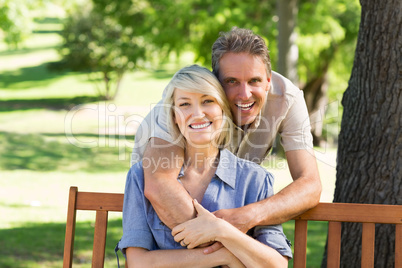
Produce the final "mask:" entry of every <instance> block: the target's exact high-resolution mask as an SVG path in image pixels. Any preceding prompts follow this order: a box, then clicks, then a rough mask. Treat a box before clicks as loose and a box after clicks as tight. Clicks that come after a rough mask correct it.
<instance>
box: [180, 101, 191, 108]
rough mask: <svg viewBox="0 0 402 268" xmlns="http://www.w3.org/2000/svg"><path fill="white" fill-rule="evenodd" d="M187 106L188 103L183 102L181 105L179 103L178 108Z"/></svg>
mask: <svg viewBox="0 0 402 268" xmlns="http://www.w3.org/2000/svg"><path fill="white" fill-rule="evenodd" d="M188 105H190V103H188V102H183V103H180V104H179V107H184V106H188Z"/></svg>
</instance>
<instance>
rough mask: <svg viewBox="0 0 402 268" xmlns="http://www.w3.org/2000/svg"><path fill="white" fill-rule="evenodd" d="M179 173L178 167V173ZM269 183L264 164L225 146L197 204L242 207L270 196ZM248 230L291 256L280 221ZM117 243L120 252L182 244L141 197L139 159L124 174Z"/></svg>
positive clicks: (206, 206) (262, 240)
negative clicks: (121, 223)
mask: <svg viewBox="0 0 402 268" xmlns="http://www.w3.org/2000/svg"><path fill="white" fill-rule="evenodd" d="M181 176H183V173H182V171H181V172H180V174H179V177H181ZM273 183H274V178H273V176H272V174H271V173H269V172H268V171H266V170H265V169H264V168H262V167H260V166H259V165H257V164H255V163H253V162H250V161H247V160H244V159H241V158H238V157H236V156H235V155H233V154H232V153H231V152H229V151H228V150H221V151H220V161H219V164H218V167H217V170H216V173H215V175H214V177H213V178H212V180H211V182H210V184H209V185H208V188H207V190H206V191H205V194H204V197H203V199H202V202H201V205H202V206H203V207H204V208H206V209H207V210H209V211H211V212H213V211H216V210H219V209H229V208H238V207H242V206H245V205H247V204H251V203H255V202H257V201H260V200H263V199H265V198H267V197H270V196H272V195H273V194H274V192H273ZM249 234H250V235H251V236H252V237H254V238H255V239H257V240H258V241H260V242H262V243H264V244H266V245H268V246H270V247H272V248H274V249H275V250H277V251H278V252H279V253H280V254H282V255H284V256H288V257H292V252H291V249H290V242H289V240H287V239H286V237H285V235H284V233H283V230H282V226H281V225H272V226H257V227H255V228H253V229H252V230H250V231H249ZM118 247H119V249H120V250H122V251H123V253H125V249H126V248H128V247H141V248H145V249H148V250H156V249H181V248H183V247H182V246H181V245H180V244H179V243H177V242H175V241H174V239H173V236H172V235H171V230H170V229H169V228H168V227H167V226H165V225H164V224H163V223H162V221H161V220H160V219H159V217H158V215H157V214H156V212H155V210H154V209H153V207H152V205H151V203H150V202H149V201H148V199H146V198H145V195H144V172H143V169H142V162H139V163H137V164H135V165H133V166H132V167H131V169H130V171H129V172H128V175H127V181H126V189H125V194H124V205H123V236H122V238H121V240H120V242H119V244H118Z"/></svg>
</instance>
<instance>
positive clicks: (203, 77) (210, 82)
mask: <svg viewBox="0 0 402 268" xmlns="http://www.w3.org/2000/svg"><path fill="white" fill-rule="evenodd" d="M176 89H180V90H183V91H186V92H190V93H201V94H204V95H208V96H212V97H214V98H215V99H216V101H217V102H218V104H219V106H220V107H221V109H222V116H223V124H222V128H221V133H220V134H219V135H218V136H217V137H216V138H215V140H214V142H215V144H214V145H216V146H217V147H218V148H224V147H225V146H226V145H227V144H228V143H229V141H230V137H231V132H230V131H231V128H232V124H233V122H232V118H231V111H230V107H229V103H228V101H227V99H226V95H225V92H224V90H223V88H222V86H221V84H220V83H219V81H218V79H217V78H216V77H215V75H214V74H213V73H212V72H211V71H209V70H208V69H207V68H204V67H201V66H198V65H191V66H188V67H184V68H182V69H181V70H179V71H178V72H177V73H176V74H175V75H174V76H173V78H172V80H171V81H170V82H169V84H168V85H167V86H166V88H165V91H164V107H165V110H166V113H167V125H168V130H169V131H170V134H171V135H172V136H173V138H174V139H175V141H176V142H177V145H179V146H181V147H183V148H185V145H186V141H185V139H184V137H183V135H182V134H181V132H180V130H179V127H178V126H177V124H176V123H175V113H174V112H175V111H174V109H175V103H174V93H175V90H176Z"/></svg>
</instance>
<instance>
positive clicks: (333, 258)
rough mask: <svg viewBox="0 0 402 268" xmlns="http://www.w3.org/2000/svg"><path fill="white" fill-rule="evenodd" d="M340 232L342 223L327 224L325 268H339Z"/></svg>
mask: <svg viewBox="0 0 402 268" xmlns="http://www.w3.org/2000/svg"><path fill="white" fill-rule="evenodd" d="M341 230H342V223H340V222H335V221H330V222H329V223H328V250H327V268H335V267H339V265H340V261H341Z"/></svg>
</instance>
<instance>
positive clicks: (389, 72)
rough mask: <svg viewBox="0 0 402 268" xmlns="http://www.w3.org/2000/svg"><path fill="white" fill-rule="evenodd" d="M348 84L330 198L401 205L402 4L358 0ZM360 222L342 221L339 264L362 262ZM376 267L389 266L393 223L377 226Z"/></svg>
mask: <svg viewBox="0 0 402 268" xmlns="http://www.w3.org/2000/svg"><path fill="white" fill-rule="evenodd" d="M361 5H362V16H361V22H360V29H359V36H358V41H357V47H356V54H355V61H354V64H353V70H352V75H351V77H350V80H349V86H348V88H347V89H346V91H345V94H344V96H343V99H342V104H343V106H344V112H343V117H342V125H341V132H340V135H339V148H338V165H337V179H336V189H335V196H334V202H346V203H369V204H397V205H402V181H401V178H402V170H401V167H402V135H401V129H402V128H401V127H402V120H401V118H402V76H401V74H402V55H401V53H402V16H401V14H402V6H401V2H400V1H399V0H386V1H380V2H379V1H375V0H361ZM360 235H361V226H360V225H356V224H345V225H343V226H342V245H341V251H342V252H341V256H342V259H341V264H342V267H354V266H360V264H359V263H360V257H361V251H360V249H361V247H360V243H361V238H360ZM376 237H377V238H378V239H376V245H375V246H376V248H375V265H374V266H375V267H393V263H394V250H395V248H394V245H395V243H394V242H395V240H394V238H395V228H391V227H390V226H386V225H379V226H376Z"/></svg>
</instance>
